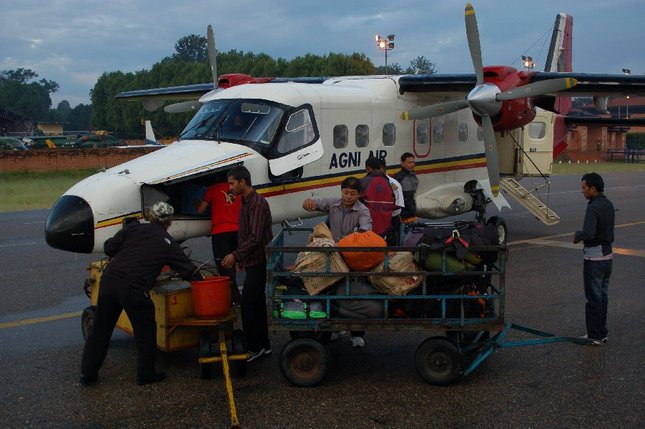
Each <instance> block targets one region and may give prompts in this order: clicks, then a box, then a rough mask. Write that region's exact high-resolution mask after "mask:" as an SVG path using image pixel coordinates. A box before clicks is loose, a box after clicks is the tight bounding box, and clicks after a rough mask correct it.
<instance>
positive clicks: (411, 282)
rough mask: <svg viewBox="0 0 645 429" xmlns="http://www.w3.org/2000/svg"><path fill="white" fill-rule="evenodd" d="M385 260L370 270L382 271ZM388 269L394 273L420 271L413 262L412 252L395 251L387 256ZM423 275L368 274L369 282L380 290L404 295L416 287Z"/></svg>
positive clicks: (390, 293) (421, 280)
mask: <svg viewBox="0 0 645 429" xmlns="http://www.w3.org/2000/svg"><path fill="white" fill-rule="evenodd" d="M384 267H385V262H382V263H380V264H379V265H377V266H376V268H375V269H374V270H373V271H372V272H374V273H382V272H384ZM388 271H390V272H395V273H402V272H410V271H422V269H421V268H419V267H418V266H417V264H416V263H415V262H414V255H413V254H412V252H396V253H394V254H392V255H391V256H388ZM424 277H425V276H423V275H421V274H418V275H408V276H369V277H368V279H369V281H370V283H371V284H372V285H373V286H374V287H375V288H376V289H377V290H378V291H380V292H382V293H386V294H389V295H406V294H407V293H408V292H410V291H411V290H413V289H415V288H417V287H418V286H419V285H420V284H421V283H422V282H423V279H424Z"/></svg>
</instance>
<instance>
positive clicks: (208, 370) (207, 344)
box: [199, 332, 215, 380]
mask: <svg viewBox="0 0 645 429" xmlns="http://www.w3.org/2000/svg"><path fill="white" fill-rule="evenodd" d="M213 355H214V353H213V349H212V343H211V336H210V334H209V333H208V332H203V333H202V334H201V335H200V336H199V357H211V356H213ZM214 365H215V364H214V363H212V362H211V363H200V364H199V378H202V379H204V380H209V379H211V378H213V367H214Z"/></svg>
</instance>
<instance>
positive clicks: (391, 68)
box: [374, 63, 403, 74]
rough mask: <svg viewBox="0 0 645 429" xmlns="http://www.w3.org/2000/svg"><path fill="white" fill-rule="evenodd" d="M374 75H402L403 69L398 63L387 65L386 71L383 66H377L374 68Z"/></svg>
mask: <svg viewBox="0 0 645 429" xmlns="http://www.w3.org/2000/svg"><path fill="white" fill-rule="evenodd" d="M386 72H387V73H386ZM374 74H403V67H401V66H400V65H399V63H392V64H388V65H387V70H385V66H384V65H383V66H378V67H375V68H374Z"/></svg>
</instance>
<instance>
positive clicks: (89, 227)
mask: <svg viewBox="0 0 645 429" xmlns="http://www.w3.org/2000/svg"><path fill="white" fill-rule="evenodd" d="M45 241H47V244H49V245H50V246H51V247H53V248H55V249H61V250H67V251H69V252H77V253H92V249H93V248H94V216H93V215H92V209H91V208H90V205H89V204H88V203H87V201H85V200H84V199H83V198H81V197H77V196H75V195H63V196H62V197H60V198H59V199H58V201H56V203H54V206H53V207H52V209H51V211H50V212H49V216H47V222H45Z"/></svg>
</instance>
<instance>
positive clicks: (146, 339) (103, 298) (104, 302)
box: [81, 277, 157, 378]
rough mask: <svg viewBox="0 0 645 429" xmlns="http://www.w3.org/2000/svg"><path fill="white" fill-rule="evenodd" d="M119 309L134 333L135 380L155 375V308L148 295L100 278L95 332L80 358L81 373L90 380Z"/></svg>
mask: <svg viewBox="0 0 645 429" xmlns="http://www.w3.org/2000/svg"><path fill="white" fill-rule="evenodd" d="M122 310H125V312H126V314H127V315H128V318H129V319H130V322H131V323H132V329H133V331H134V339H135V342H136V345H137V378H145V377H148V376H150V375H151V374H153V373H154V372H155V360H156V357H157V323H156V322H155V306H154V304H153V303H152V300H151V299H150V295H148V293H147V292H144V291H143V290H141V289H137V288H135V287H132V286H130V285H128V284H127V283H123V282H120V281H118V280H115V279H111V278H109V277H103V278H102V279H101V287H100V290H99V298H98V302H97V306H96V315H95V318H94V329H93V331H92V332H91V333H90V335H89V336H88V337H87V341H86V342H85V348H84V349H83V358H82V359H81V373H82V374H84V375H85V376H87V377H91V378H93V377H96V376H97V375H98V372H99V369H100V368H101V365H103V361H104V360H105V356H106V355H107V351H108V346H109V345H110V339H111V338H112V332H113V331H114V326H115V325H116V322H117V320H118V318H119V315H120V314H121V311H122Z"/></svg>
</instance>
